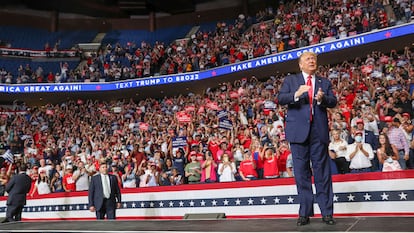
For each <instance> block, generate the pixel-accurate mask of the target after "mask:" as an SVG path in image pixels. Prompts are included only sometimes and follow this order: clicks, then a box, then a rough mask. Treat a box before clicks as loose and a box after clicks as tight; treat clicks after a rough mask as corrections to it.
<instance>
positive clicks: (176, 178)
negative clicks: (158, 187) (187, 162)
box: [170, 167, 184, 185]
mask: <svg viewBox="0 0 414 233" xmlns="http://www.w3.org/2000/svg"><path fill="white" fill-rule="evenodd" d="M170 183H171V185H181V184H183V183H184V179H183V176H182V175H181V174H180V173H179V171H178V169H177V168H175V167H173V168H172V169H171V175H170Z"/></svg>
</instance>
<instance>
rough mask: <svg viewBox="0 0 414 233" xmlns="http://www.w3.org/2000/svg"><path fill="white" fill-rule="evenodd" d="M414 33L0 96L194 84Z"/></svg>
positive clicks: (409, 27)
mask: <svg viewBox="0 0 414 233" xmlns="http://www.w3.org/2000/svg"><path fill="white" fill-rule="evenodd" d="M413 32H414V23H410V24H405V25H402V26H395V27H391V28H387V29H383V30H379V31H376V32H371V33H365V34H360V35H356V36H352V37H348V38H346V39H341V40H334V41H330V42H325V43H321V44H317V45H314V46H308V47H304V48H299V49H295V50H290V51H286V52H282V53H278V54H272V55H269V56H265V57H260V58H256V59H252V60H248V61H244V62H239V63H236V64H232V65H227V66H223V67H218V68H215V69H210V70H206V71H200V72H191V73H183V74H175V75H167V76H157V77H149V78H144V79H133V80H126V81H121V82H110V83H62V84H26V85H22V84H11V85H8V84H2V85H0V93H11V94H13V93H37V92H48V93H52V92H99V91H114V90H122V89H129V88H140V87H148V86H156V85H163V84H173V83H181V82H192V81H197V80H201V79H207V78H213V77H216V76H221V75H226V74H230V73H236V72H243V71H246V70H250V69H254V68H258V67H262V66H268V65H272V64H276V63H281V62H286V61H289V60H293V59H297V58H298V57H299V56H300V55H301V54H302V53H303V52H305V51H312V52H315V53H317V54H322V53H329V52H333V51H337V50H342V49H347V48H351V47H356V46H360V45H365V44H369V43H373V42H378V41H382V40H387V39H392V38H395V37H400V36H404V35H409V34H412V33H413Z"/></svg>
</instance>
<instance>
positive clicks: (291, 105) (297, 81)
mask: <svg viewBox="0 0 414 233" xmlns="http://www.w3.org/2000/svg"><path fill="white" fill-rule="evenodd" d="M304 84H305V79H304V77H303V75H302V73H298V74H294V75H290V76H287V77H286V78H285V80H284V82H283V85H282V87H281V89H280V91H279V95H278V101H279V104H281V105H288V111H287V115H286V119H285V122H286V130H285V131H286V140H288V141H289V142H291V143H303V142H305V141H306V139H307V138H308V135H309V131H310V128H311V127H310V126H311V125H310V106H309V97H308V93H307V92H306V93H303V94H302V95H301V96H300V97H299V100H298V101H296V102H295V100H294V96H295V92H296V91H297V90H298V88H299V86H300V85H304ZM319 88H321V89H322V91H323V92H324V93H325V94H324V97H323V99H322V101H321V103H320V104H317V102H316V100H315V98H313V101H314V102H313V118H312V121H313V124H314V126H316V127H317V129H318V132H317V135H318V137H319V138H320V140H321V142H323V143H326V144H328V143H329V128H328V116H327V108H333V107H335V106H336V104H337V99H336V97H335V95H334V94H333V92H332V84H331V82H330V81H329V80H328V79H326V78H322V77H318V76H316V77H315V89H314V91H313V93H314V95H316V93H317V92H318V90H319ZM315 124H316V125H315Z"/></svg>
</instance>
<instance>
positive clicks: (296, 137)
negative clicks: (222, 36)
mask: <svg viewBox="0 0 414 233" xmlns="http://www.w3.org/2000/svg"><path fill="white" fill-rule="evenodd" d="M317 67H318V65H317V55H316V54H315V53H312V52H304V53H303V54H302V55H301V56H300V57H299V68H300V70H301V71H302V72H301V73H298V74H294V75H290V76H288V77H286V78H285V80H284V82H283V84H282V87H281V89H280V92H279V95H278V100H279V104H281V105H287V107H288V110H287V116H286V118H285V121H286V130H285V131H286V140H287V141H289V143H290V146H291V152H292V157H293V167H294V169H295V180H296V187H297V190H298V198H299V203H300V208H299V218H298V221H297V225H298V226H302V225H307V224H309V217H312V216H313V215H314V210H313V203H314V197H313V190H312V180H311V177H312V175H313V176H314V179H315V186H316V196H315V198H316V202H317V203H318V205H319V208H320V210H321V214H322V221H323V222H325V223H326V224H328V225H334V224H335V220H334V218H333V216H332V215H333V190H332V178H331V169H330V165H329V160H330V158H329V155H328V144H329V127H328V116H327V108H333V107H335V106H336V104H337V99H336V97H335V95H334V94H333V92H332V84H331V82H330V81H329V80H328V79H326V78H322V77H319V76H316V75H315V72H316V70H317ZM311 166H312V169H311Z"/></svg>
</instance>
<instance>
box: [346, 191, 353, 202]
mask: <svg viewBox="0 0 414 233" xmlns="http://www.w3.org/2000/svg"><path fill="white" fill-rule="evenodd" d="M347 197H348V201H355V196H354V195H352V193H350V194H349V195H348V196H347Z"/></svg>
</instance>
